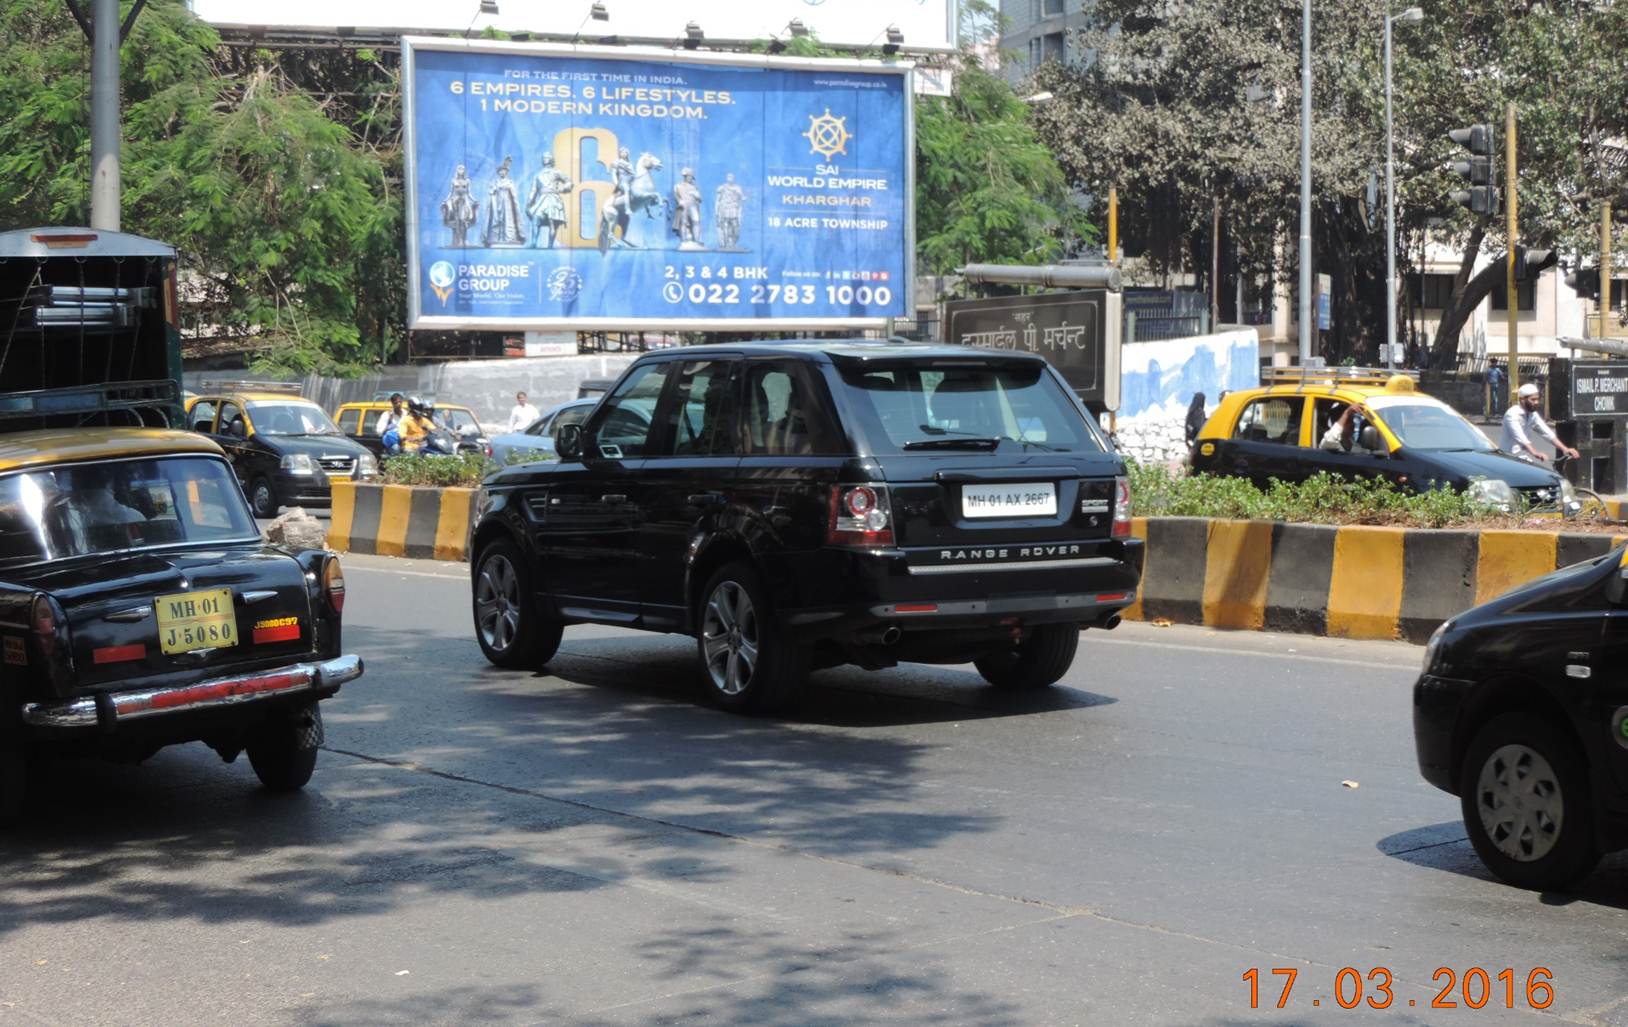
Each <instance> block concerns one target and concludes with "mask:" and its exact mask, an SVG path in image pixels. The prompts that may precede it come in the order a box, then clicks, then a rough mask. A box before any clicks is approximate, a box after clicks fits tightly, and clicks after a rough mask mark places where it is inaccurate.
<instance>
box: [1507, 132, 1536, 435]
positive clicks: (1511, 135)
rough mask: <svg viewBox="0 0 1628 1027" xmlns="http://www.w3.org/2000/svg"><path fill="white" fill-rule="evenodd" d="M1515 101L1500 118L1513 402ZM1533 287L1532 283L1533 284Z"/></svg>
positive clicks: (1517, 377)
mask: <svg viewBox="0 0 1628 1027" xmlns="http://www.w3.org/2000/svg"><path fill="white" fill-rule="evenodd" d="M1515 193H1516V178H1515V105H1514V104H1513V103H1511V104H1510V105H1509V110H1508V113H1507V114H1506V117H1505V122H1504V203H1505V204H1506V207H1505V210H1506V211H1507V213H1508V217H1509V245H1508V246H1507V247H1505V249H1506V250H1507V252H1506V254H1505V256H1504V260H1505V262H1506V263H1505V266H1506V267H1507V269H1508V271H1507V274H1506V276H1505V277H1506V283H1505V284H1506V285H1507V286H1508V288H1509V405H1510V406H1514V405H1515V396H1516V393H1517V391H1518V390H1519V389H1520V387H1521V374H1520V366H1521V365H1520V364H1519V363H1517V362H1516V354H1517V351H1518V350H1519V348H1520V303H1519V302H1518V300H1519V296H1518V293H1519V287H1518V286H1517V285H1516V283H1515V240H1517V239H1519V238H1520V236H1519V234H1517V231H1516V217H1515ZM1534 288H1536V286H1534Z"/></svg>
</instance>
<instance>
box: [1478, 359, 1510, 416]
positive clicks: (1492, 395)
mask: <svg viewBox="0 0 1628 1027" xmlns="http://www.w3.org/2000/svg"><path fill="white" fill-rule="evenodd" d="M1508 388H1509V377H1508V376H1507V375H1505V374H1504V369H1503V368H1502V367H1500V366H1499V365H1498V358H1497V357H1493V358H1492V359H1490V360H1488V361H1487V402H1486V405H1485V406H1484V407H1483V408H1482V412H1483V413H1484V414H1485V415H1486V417H1487V420H1489V421H1490V420H1492V412H1493V411H1494V410H1497V409H1498V408H1499V407H1500V406H1503V403H1504V394H1505V390H1507V389H1508Z"/></svg>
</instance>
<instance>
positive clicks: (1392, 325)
mask: <svg viewBox="0 0 1628 1027" xmlns="http://www.w3.org/2000/svg"><path fill="white" fill-rule="evenodd" d="M1423 20H1424V11H1422V10H1420V9H1419V8H1417V7H1409V8H1408V9H1407V10H1405V11H1403V12H1402V13H1401V14H1387V15H1386V16H1385V366H1386V367H1395V366H1396V147H1395V144H1394V142H1393V140H1392V135H1391V23H1392V22H1396V23H1399V24H1402V25H1415V24H1418V23H1419V22H1421V21H1423ZM1421 273H1422V269H1421Z"/></svg>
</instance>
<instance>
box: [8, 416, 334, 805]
mask: <svg viewBox="0 0 1628 1027" xmlns="http://www.w3.org/2000/svg"><path fill="white" fill-rule="evenodd" d="M344 602H345V579H344V575H343V573H342V571H341V569H340V566H339V560H338V558H337V557H335V556H334V555H333V554H331V553H327V552H325V551H321V550H305V551H291V550H288V549H284V548H280V547H278V546H274V545H270V544H268V543H266V542H265V541H264V540H263V539H262V538H261V536H260V533H259V531H258V530H257V529H256V527H255V522H254V518H253V517H252V516H251V515H250V511H249V509H248V506H247V505H246V504H245V502H244V498H243V492H242V490H241V489H240V488H239V486H238V483H237V481H236V480H235V479H234V476H233V472H232V468H231V466H230V465H229V464H228V463H227V461H226V456H225V454H224V452H223V451H222V449H221V447H220V446H219V445H217V444H216V443H215V442H213V441H211V440H210V439H208V438H206V437H204V436H201V435H198V434H195V433H193V432H188V431H180V430H174V429H168V428H138V427H101V428H43V429H32V430H22V431H6V432H4V433H3V434H0V817H3V816H13V815H15V814H17V813H18V812H19V811H20V810H21V809H22V807H23V802H24V797H25V795H26V792H27V788H28V782H29V778H30V775H31V774H33V773H34V772H35V771H36V769H37V767H38V766H39V763H38V757H39V756H40V755H41V754H42V753H44V752H48V751H81V752H91V753H95V754H99V755H106V756H111V757H114V758H117V759H123V760H141V759H143V758H145V757H147V756H150V755H151V754H153V753H154V752H156V751H157V750H159V749H160V748H162V747H164V746H168V745H174V744H178V743H183V742H192V741H202V742H204V743H206V744H207V745H209V746H210V748H212V749H214V750H215V751H216V752H218V753H220V754H221V756H223V757H224V758H225V759H226V760H227V761H228V762H231V761H232V760H234V759H235V758H236V757H237V755H238V754H239V753H242V752H247V753H248V757H249V762H250V764H251V765H252V766H253V768H254V772H255V774H256V775H257V776H258V777H259V779H260V780H261V782H262V783H263V784H265V785H266V786H267V787H269V788H271V789H274V790H293V789H298V788H300V787H303V786H304V784H305V783H306V781H307V780H309V778H310V776H311V773H312V769H313V768H314V766H315V764H316V754H317V748H318V746H319V745H320V743H321V741H322V718H321V715H320V713H319V711H318V707H317V703H318V702H319V701H320V700H322V699H324V698H327V697H328V696H331V695H333V694H334V693H335V692H336V691H338V689H339V687H340V686H341V685H342V684H343V683H344V682H346V681H350V680H352V679H354V678H356V677H358V676H359V675H360V674H361V673H362V663H361V660H360V658H359V657H357V656H354V655H346V654H344V653H343V651H342V650H341V646H340V615H341V611H342V610H343V608H344Z"/></svg>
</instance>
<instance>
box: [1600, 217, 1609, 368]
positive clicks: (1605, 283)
mask: <svg viewBox="0 0 1628 1027" xmlns="http://www.w3.org/2000/svg"><path fill="white" fill-rule="evenodd" d="M1610 316H1611V201H1610V200H1606V201H1605V202H1604V203H1602V204H1600V338H1602V339H1606V338H1610V336H1611V325H1610V321H1609V318H1610Z"/></svg>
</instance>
